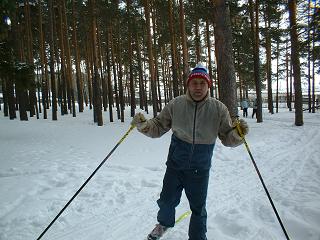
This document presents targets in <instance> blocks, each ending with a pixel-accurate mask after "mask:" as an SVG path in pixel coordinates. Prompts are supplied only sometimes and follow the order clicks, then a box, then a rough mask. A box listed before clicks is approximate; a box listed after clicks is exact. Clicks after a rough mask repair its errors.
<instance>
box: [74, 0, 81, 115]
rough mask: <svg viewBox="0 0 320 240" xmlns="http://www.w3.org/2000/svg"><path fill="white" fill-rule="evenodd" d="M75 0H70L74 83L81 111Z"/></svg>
mask: <svg viewBox="0 0 320 240" xmlns="http://www.w3.org/2000/svg"><path fill="white" fill-rule="evenodd" d="M74 1H75V0H72V42H73V49H74V52H73V54H74V57H75V66H76V84H77V96H78V108H79V112H83V86H82V77H81V70H80V59H79V49H78V38H77V27H76V19H77V18H78V11H77V8H76V7H75V4H74Z"/></svg>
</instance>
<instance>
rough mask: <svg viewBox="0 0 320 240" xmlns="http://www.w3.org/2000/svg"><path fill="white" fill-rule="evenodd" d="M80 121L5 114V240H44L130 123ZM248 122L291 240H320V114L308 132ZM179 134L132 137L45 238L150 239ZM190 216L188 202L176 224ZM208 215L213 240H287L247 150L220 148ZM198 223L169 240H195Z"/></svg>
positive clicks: (0, 203)
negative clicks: (168, 159) (183, 216)
mask: <svg viewBox="0 0 320 240" xmlns="http://www.w3.org/2000/svg"><path fill="white" fill-rule="evenodd" d="M2 109H3V108H2ZM128 110H129V109H128ZM250 110H251V109H250ZM250 110H249V114H250V113H251V111H250ZM127 112H128V113H129V111H127ZM77 115H78V116H77V117H76V118H73V117H72V116H71V115H66V116H58V121H55V122H54V121H52V120H37V119H34V118H30V119H29V121H27V122H21V121H19V120H9V119H8V118H5V117H3V112H2V111H1V112H0V239H1V240H34V239H37V238H38V236H39V235H40V234H41V232H42V231H43V230H44V229H45V228H46V227H47V226H48V224H49V223H50V222H51V221H52V220H53V218H54V217H55V216H56V215H57V213H58V212H59V211H60V210H61V209H62V208H63V206H64V205H65V204H66V203H67V202H68V201H69V199H70V198H71V197H72V196H73V194H74V193H75V192H76V191H77V190H78V189H79V187H80V186H81V185H82V184H83V183H84V181H85V180H86V179H87V178H88V177H89V176H90V175H91V173H92V172H93V171H94V169H95V168H96V167H97V166H98V165H99V164H100V162H101V161H102V160H103V159H104V158H105V156H106V155H107V154H108V153H109V152H110V150H111V149H112V148H113V147H114V146H115V145H116V143H117V142H118V141H119V140H120V138H121V137H122V136H123V134H124V133H125V132H126V131H127V130H128V128H129V124H130V118H129V117H127V118H126V122H125V123H121V122H120V121H115V122H114V123H110V122H109V121H108V115H109V113H108V112H106V113H104V120H105V124H104V126H103V127H98V126H96V125H95V124H93V122H92V111H90V110H88V109H87V110H85V112H84V113H81V114H79V113H78V114H77ZM147 117H149V118H150V117H151V115H149V116H147ZM247 121H248V123H249V126H250V132H249V134H248V136H247V142H248V144H249V146H250V149H251V152H252V154H253V156H254V158H255V161H256V163H257V165H258V167H259V170H260V172H261V174H262V176H263V179H264V181H265V183H266V185H267V188H268V190H269V192H270V194H271V197H272V199H273V201H274V203H275V205H276V208H277V210H278V212H279V214H280V217H281V219H282V221H283V223H284V225H285V227H286V229H287V232H288V234H289V236H290V239H291V240H320V147H319V143H320V113H319V112H317V113H315V114H310V113H305V114H304V122H305V124H304V126H302V127H296V126H294V124H293V123H294V112H288V111H287V110H286V109H282V110H281V112H280V113H278V114H274V115H269V114H268V113H266V112H265V113H264V122H263V123H256V121H255V120H253V119H251V118H248V119H247ZM170 135H171V133H167V134H166V135H164V136H163V137H162V138H160V139H150V138H147V137H145V136H143V135H142V134H140V133H138V132H137V131H136V130H134V131H132V132H131V133H130V134H129V135H128V137H127V138H126V139H125V140H124V142H122V143H121V145H120V146H119V147H118V148H117V150H116V151H115V152H114V153H113V154H112V155H111V157H110V158H109V159H108V160H107V162H106V163H105V165H104V166H103V167H102V168H101V169H100V170H99V171H98V172H97V174H96V175H95V176H94V177H93V178H92V179H91V181H90V182H89V183H88V185H87V186H86V187H85V188H84V189H83V190H82V192H81V193H80V194H79V195H78V196H77V198H75V200H74V201H73V202H72V203H71V204H70V206H69V207H68V208H67V209H66V210H65V212H64V213H63V214H62V215H61V216H60V217H59V218H58V220H57V221H56V222H55V223H54V224H53V225H52V227H51V228H50V229H49V230H48V231H47V232H46V234H45V235H44V236H43V238H42V239H47V240H73V239H74V240H93V239H94V240H115V239H116V240H128V239H130V240H142V239H145V237H146V235H147V233H149V232H150V230H151V229H152V228H153V226H154V224H155V223H156V214H157V210H158V207H157V204H156V200H157V199H158V197H159V193H160V191H161V186H162V178H163V175H164V172H165V160H166V156H167V151H168V147H169V141H170ZM188 209H189V208H188V202H187V200H186V197H185V196H184V195H183V197H182V201H181V203H180V205H179V206H178V208H177V216H179V215H180V214H181V213H183V212H185V211H186V210H188ZM207 211H208V233H207V236H208V240H281V239H285V236H284V234H283V232H282V230H281V227H280V225H279V223H278V221H277V218H276V216H275V214H274V212H273V210H272V207H271V205H270V203H269V201H268V198H267V196H266V194H265V192H264V190H263V188H262V185H261V183H260V180H259V178H258V175H257V173H256V172H255V169H254V167H253V164H252V163H251V160H250V158H249V155H248V153H247V151H246V149H245V147H244V146H243V145H242V146H239V147H237V148H227V147H224V146H222V145H221V143H220V141H219V140H218V141H217V144H216V147H215V153H214V156H213V166H212V169H211V177H210V183H209V193H208V199H207ZM189 219H190V217H188V218H186V219H184V220H183V221H182V222H180V223H179V224H178V225H176V227H175V228H173V229H171V230H170V231H169V232H168V233H167V234H166V235H165V237H164V238H163V239H164V240H166V239H167V240H169V239H171V240H185V239H187V238H188V237H187V232H188V222H189Z"/></svg>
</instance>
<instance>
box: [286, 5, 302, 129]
mask: <svg viewBox="0 0 320 240" xmlns="http://www.w3.org/2000/svg"><path fill="white" fill-rule="evenodd" d="M288 7H289V19H290V37H291V59H292V68H293V78H294V108H295V125H296V126H302V125H303V109H302V91H301V71H300V59H299V56H300V54H299V42H298V33H297V19H296V11H297V1H296V0H289V2H288Z"/></svg>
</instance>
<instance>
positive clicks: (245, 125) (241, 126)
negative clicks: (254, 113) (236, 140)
mask: <svg viewBox="0 0 320 240" xmlns="http://www.w3.org/2000/svg"><path fill="white" fill-rule="evenodd" d="M236 127H237V130H238V133H239V131H240V133H242V134H243V135H247V134H248V132H249V126H248V123H247V122H246V121H245V120H243V119H240V120H239V121H236ZM238 127H239V128H238ZM240 133H239V135H240V136H241V134H240Z"/></svg>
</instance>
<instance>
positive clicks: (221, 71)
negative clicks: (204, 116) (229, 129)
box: [212, 0, 238, 117]
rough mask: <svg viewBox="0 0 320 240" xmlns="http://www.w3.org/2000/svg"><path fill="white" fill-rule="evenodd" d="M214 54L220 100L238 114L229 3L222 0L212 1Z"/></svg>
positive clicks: (233, 113)
mask: <svg viewBox="0 0 320 240" xmlns="http://www.w3.org/2000/svg"><path fill="white" fill-rule="evenodd" d="M212 2H213V4H214V21H215V28H214V37H215V54H216V59H217V71H218V79H219V80H218V81H219V86H221V88H220V90H221V92H220V94H219V96H220V100H221V101H222V102H223V103H224V104H225V105H226V106H227V108H228V110H229V112H230V115H231V116H232V117H236V116H237V115H238V108H237V96H236V77H235V68H234V57H233V49H232V32H231V22H230V10H229V5H227V4H226V3H225V1H224V0H216V1H213V0H212Z"/></svg>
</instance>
